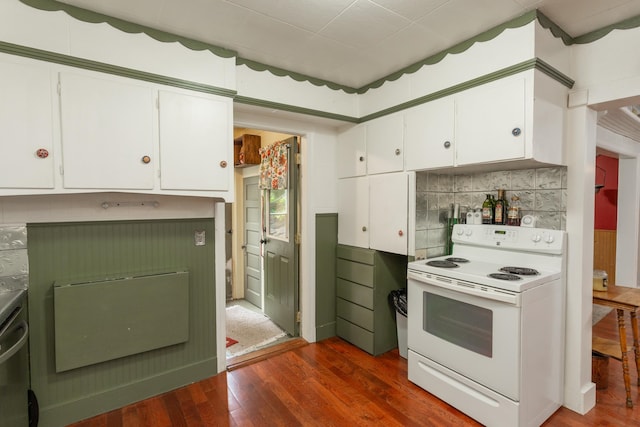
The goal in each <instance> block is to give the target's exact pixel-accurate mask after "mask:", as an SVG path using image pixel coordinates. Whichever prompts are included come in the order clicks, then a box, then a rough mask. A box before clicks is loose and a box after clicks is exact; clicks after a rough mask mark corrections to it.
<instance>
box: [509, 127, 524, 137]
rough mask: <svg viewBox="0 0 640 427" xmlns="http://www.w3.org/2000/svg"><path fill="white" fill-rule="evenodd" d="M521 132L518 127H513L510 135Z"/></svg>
mask: <svg viewBox="0 0 640 427" xmlns="http://www.w3.org/2000/svg"><path fill="white" fill-rule="evenodd" d="M521 133H522V131H521V130H520V128H513V130H512V131H511V135H513V136H520V134H521Z"/></svg>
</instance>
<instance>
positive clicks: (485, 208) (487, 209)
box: [482, 194, 494, 224]
mask: <svg viewBox="0 0 640 427" xmlns="http://www.w3.org/2000/svg"><path fill="white" fill-rule="evenodd" d="M493 209H494V200H493V196H492V195H491V194H487V198H486V199H485V200H484V203H482V223H483V224H493Z"/></svg>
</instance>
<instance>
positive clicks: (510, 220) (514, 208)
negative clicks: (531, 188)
mask: <svg viewBox="0 0 640 427" xmlns="http://www.w3.org/2000/svg"><path fill="white" fill-rule="evenodd" d="M507 225H515V226H518V225H520V197H518V196H517V195H514V196H512V197H511V205H510V206H509V209H507Z"/></svg>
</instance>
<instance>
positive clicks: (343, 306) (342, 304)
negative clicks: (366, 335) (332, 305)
mask: <svg viewBox="0 0 640 427" xmlns="http://www.w3.org/2000/svg"><path fill="white" fill-rule="evenodd" d="M336 314H337V315H338V317H341V318H343V319H345V320H348V321H349V322H351V323H355V324H356V325H358V326H361V327H363V328H365V329H366V330H368V331H371V332H373V311H372V310H369V309H368V308H364V307H361V306H359V305H357V304H354V303H352V302H349V301H345V300H343V299H342V298H338V304H337V307H336Z"/></svg>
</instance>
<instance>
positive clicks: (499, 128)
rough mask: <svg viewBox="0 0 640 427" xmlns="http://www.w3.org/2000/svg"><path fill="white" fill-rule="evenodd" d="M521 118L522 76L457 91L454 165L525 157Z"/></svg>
mask: <svg viewBox="0 0 640 427" xmlns="http://www.w3.org/2000/svg"><path fill="white" fill-rule="evenodd" d="M531 96H533V95H531ZM525 120H526V117H525V78H524V77H519V78H505V79H502V80H500V81H496V82H491V83H487V84H484V85H482V86H478V87H475V88H473V89H469V90H466V91H464V92H461V93H459V94H458V95H457V96H456V164H457V165H469V164H477V163H487V162H495V161H503V160H511V159H523V158H525V154H526V152H525V145H526V132H527V131H528V129H527V126H526V122H525Z"/></svg>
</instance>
